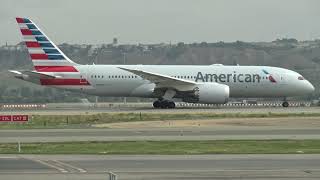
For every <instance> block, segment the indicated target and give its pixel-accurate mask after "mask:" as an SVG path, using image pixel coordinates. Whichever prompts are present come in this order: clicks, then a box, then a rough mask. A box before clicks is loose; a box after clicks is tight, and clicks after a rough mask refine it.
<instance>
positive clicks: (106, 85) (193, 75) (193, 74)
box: [53, 65, 314, 98]
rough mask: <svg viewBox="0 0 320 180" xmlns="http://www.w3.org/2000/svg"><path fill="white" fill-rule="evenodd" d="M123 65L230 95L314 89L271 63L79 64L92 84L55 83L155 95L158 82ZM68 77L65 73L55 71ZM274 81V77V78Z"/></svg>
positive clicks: (295, 93)
mask: <svg viewBox="0 0 320 180" xmlns="http://www.w3.org/2000/svg"><path fill="white" fill-rule="evenodd" d="M119 67H124V68H130V69H139V70H143V71H148V72H153V73H158V74H162V75H167V76H171V77H175V78H179V79H186V80H189V81H194V82H204V83H211V82H217V83H221V84H225V85H228V86H229V88H230V97H243V98H246V97H290V96H300V95H305V94H307V93H310V92H312V91H313V90H314V87H313V86H312V84H311V83H310V82H309V81H307V80H305V79H303V77H302V76H301V75H300V74H298V73H296V72H294V71H291V70H287V69H283V68H277V67H269V66H222V65H209V66H196V65H79V66H76V68H77V69H78V70H79V72H80V74H81V78H84V79H86V80H87V81H88V82H89V83H90V86H86V87H82V86H53V87H57V88H64V89H70V90H77V91H81V92H84V93H88V94H92V95H98V96H123V97H154V96H153V91H154V88H155V86H156V85H155V84H154V83H151V82H150V81H149V80H145V79H144V78H142V77H140V76H137V75H135V74H133V73H131V72H128V71H125V70H122V69H119ZM53 74H54V75H57V76H64V74H63V73H59V72H57V73H53ZM269 76H272V79H273V80H274V81H271V80H270V77H269Z"/></svg>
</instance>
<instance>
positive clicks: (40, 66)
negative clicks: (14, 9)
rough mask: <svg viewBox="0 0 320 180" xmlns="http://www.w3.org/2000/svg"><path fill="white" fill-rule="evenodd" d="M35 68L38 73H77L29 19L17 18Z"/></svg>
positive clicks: (68, 60) (71, 64)
mask: <svg viewBox="0 0 320 180" xmlns="http://www.w3.org/2000/svg"><path fill="white" fill-rule="evenodd" d="M16 20H17V23H18V24H19V27H20V30H21V33H22V36H23V40H24V42H25V43H26V46H27V48H28V52H29V55H30V57H31V60H32V63H33V65H34V68H35V70H36V71H38V72H77V69H76V68H75V67H74V66H76V65H77V64H76V63H74V62H73V61H71V60H70V59H69V58H68V57H67V56H66V55H65V54H64V53H63V52H62V51H61V50H60V49H59V48H58V47H57V46H56V45H55V44H54V43H53V42H52V41H51V40H50V39H49V38H48V37H47V36H46V35H45V34H44V33H43V32H42V31H41V30H40V28H38V26H37V25H36V24H35V23H33V22H32V21H31V20H30V19H27V18H19V17H17V18H16Z"/></svg>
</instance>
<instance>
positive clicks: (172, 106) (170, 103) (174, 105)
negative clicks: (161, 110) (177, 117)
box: [168, 101, 176, 109]
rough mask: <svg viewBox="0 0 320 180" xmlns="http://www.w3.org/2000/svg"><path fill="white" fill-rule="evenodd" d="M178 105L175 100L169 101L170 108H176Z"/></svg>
mask: <svg viewBox="0 0 320 180" xmlns="http://www.w3.org/2000/svg"><path fill="white" fill-rule="evenodd" d="M175 107H176V104H175V103H174V102H173V101H170V102H169V103H168V108H169V109H174V108H175Z"/></svg>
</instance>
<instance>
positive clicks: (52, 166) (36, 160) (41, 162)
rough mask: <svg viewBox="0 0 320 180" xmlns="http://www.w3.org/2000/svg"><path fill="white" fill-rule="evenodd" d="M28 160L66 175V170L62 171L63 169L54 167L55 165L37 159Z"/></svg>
mask: <svg viewBox="0 0 320 180" xmlns="http://www.w3.org/2000/svg"><path fill="white" fill-rule="evenodd" d="M30 160H33V161H35V162H38V163H40V164H43V165H45V166H48V167H51V168H53V169H56V170H58V171H60V172H62V173H68V171H67V170H65V169H63V168H61V167H58V166H55V165H53V164H49V163H48V162H45V161H42V160H38V159H30Z"/></svg>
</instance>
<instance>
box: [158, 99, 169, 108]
mask: <svg viewBox="0 0 320 180" xmlns="http://www.w3.org/2000/svg"><path fill="white" fill-rule="evenodd" d="M160 107H161V109H166V108H168V107H169V102H168V101H166V100H164V101H161V105H160Z"/></svg>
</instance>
